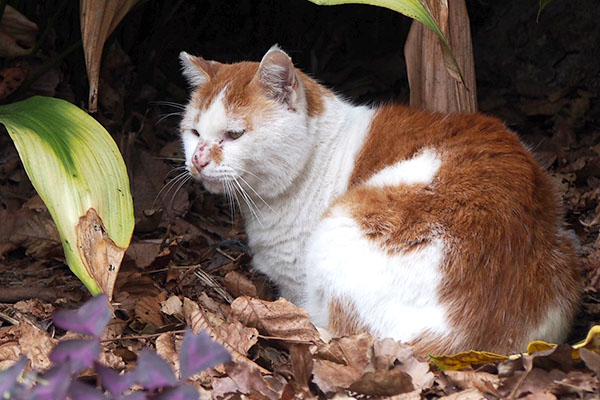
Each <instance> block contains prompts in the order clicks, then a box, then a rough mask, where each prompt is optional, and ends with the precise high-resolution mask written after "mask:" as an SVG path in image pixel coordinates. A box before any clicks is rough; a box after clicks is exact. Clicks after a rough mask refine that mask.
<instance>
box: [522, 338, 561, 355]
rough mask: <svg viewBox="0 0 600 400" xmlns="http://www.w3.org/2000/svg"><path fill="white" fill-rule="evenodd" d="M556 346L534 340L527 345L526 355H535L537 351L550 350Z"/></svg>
mask: <svg viewBox="0 0 600 400" xmlns="http://www.w3.org/2000/svg"><path fill="white" fill-rule="evenodd" d="M555 347H556V345H555V344H553V343H546V342H544V341H542V340H534V341H533V342H531V343H529V344H528V345H527V351H526V353H527V354H531V353H536V352H538V351H544V350H550V349H553V348H555Z"/></svg>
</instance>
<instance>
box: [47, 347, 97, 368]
mask: <svg viewBox="0 0 600 400" xmlns="http://www.w3.org/2000/svg"><path fill="white" fill-rule="evenodd" d="M99 355H100V341H99V340H98V339H93V340H90V339H71V340H65V341H63V342H60V343H59V344H57V345H56V346H55V347H54V349H53V350H52V353H50V361H52V362H53V363H54V364H55V365H59V364H62V363H68V364H69V365H70V368H71V373H77V372H81V371H83V370H84V369H86V368H87V367H89V366H91V365H92V364H93V363H94V360H96V359H97V358H98V356H99Z"/></svg>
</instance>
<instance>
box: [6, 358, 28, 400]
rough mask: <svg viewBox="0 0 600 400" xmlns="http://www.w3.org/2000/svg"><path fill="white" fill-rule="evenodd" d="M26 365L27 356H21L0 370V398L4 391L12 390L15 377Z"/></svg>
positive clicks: (15, 382) (15, 381)
mask: <svg viewBox="0 0 600 400" xmlns="http://www.w3.org/2000/svg"><path fill="white" fill-rule="evenodd" d="M26 365H27V357H24V356H22V357H21V358H19V360H18V361H17V362H16V363H14V364H13V365H12V366H11V367H9V368H7V369H5V370H4V371H0V398H1V397H2V394H3V393H4V392H8V391H9V390H12V388H13V386H15V385H17V379H18V378H19V376H21V373H22V372H23V370H24V369H25V366H26Z"/></svg>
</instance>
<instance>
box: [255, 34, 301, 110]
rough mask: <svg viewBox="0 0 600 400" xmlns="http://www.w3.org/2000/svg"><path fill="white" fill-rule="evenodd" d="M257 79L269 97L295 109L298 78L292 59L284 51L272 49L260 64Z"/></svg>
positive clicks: (277, 48) (276, 48)
mask: <svg viewBox="0 0 600 400" xmlns="http://www.w3.org/2000/svg"><path fill="white" fill-rule="evenodd" d="M257 77H258V82H259V83H260V85H261V86H262V87H263V88H264V89H265V90H266V92H267V95H268V96H269V97H271V98H273V99H275V100H277V101H280V102H282V103H285V104H287V105H288V106H289V107H290V108H294V103H295V102H296V97H297V93H296V91H297V89H298V77H297V76H296V70H295V69H294V64H292V59H291V58H290V57H289V56H288V55H287V54H285V52H283V50H281V49H280V48H279V47H277V46H273V47H271V49H270V50H269V51H268V52H267V54H265V55H264V57H263V59H262V61H261V62H260V66H259V67H258V72H257Z"/></svg>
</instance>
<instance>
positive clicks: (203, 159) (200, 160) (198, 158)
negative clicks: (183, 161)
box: [192, 145, 210, 171]
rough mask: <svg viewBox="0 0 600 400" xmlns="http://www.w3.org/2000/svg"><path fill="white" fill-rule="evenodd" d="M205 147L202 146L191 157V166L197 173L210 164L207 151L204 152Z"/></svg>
mask: <svg viewBox="0 0 600 400" xmlns="http://www.w3.org/2000/svg"><path fill="white" fill-rule="evenodd" d="M205 149H206V145H202V146H200V147H198V148H197V149H196V151H195V152H194V155H193V156H192V164H194V167H196V169H197V170H198V171H202V169H203V168H204V167H206V166H207V165H208V164H209V163H210V158H209V154H208V151H205Z"/></svg>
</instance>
